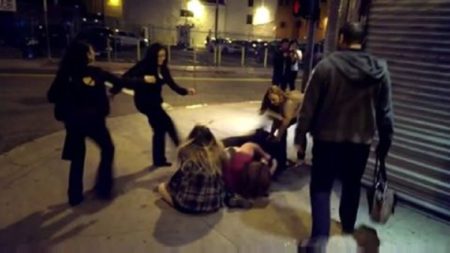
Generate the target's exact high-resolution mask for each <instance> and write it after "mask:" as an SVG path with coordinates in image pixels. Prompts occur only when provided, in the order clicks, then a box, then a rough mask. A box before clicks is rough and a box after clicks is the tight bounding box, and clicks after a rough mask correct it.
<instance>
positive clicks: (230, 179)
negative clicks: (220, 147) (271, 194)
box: [223, 142, 276, 207]
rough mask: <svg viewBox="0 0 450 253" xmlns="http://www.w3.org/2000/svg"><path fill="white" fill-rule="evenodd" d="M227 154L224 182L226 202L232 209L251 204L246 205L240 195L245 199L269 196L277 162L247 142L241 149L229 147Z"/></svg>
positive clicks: (253, 144) (257, 146)
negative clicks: (268, 192) (271, 178)
mask: <svg viewBox="0 0 450 253" xmlns="http://www.w3.org/2000/svg"><path fill="white" fill-rule="evenodd" d="M227 153H228V162H227V163H226V165H225V166H224V168H223V180H224V183H225V188H226V190H227V192H228V194H227V195H228V196H229V197H228V198H227V199H226V201H225V202H227V203H226V204H227V205H228V206H230V207H249V206H250V203H244V202H246V201H244V200H242V199H240V198H239V195H240V196H242V197H245V198H257V197H261V196H265V195H267V191H268V189H269V186H270V177H271V175H272V173H273V171H274V169H275V168H276V161H275V160H273V159H271V156H270V155H269V154H267V153H266V152H265V151H264V150H263V149H262V148H261V147H260V146H259V145H258V144H256V143H252V142H246V143H244V144H243V145H242V146H240V147H229V148H227ZM236 194H237V195H238V196H236ZM233 202H234V203H233Z"/></svg>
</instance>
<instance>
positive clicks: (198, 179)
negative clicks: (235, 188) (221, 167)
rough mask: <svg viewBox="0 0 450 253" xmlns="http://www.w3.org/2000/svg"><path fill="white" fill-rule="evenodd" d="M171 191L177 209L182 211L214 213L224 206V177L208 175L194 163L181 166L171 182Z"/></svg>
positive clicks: (187, 162) (188, 162) (185, 163)
mask: <svg viewBox="0 0 450 253" xmlns="http://www.w3.org/2000/svg"><path fill="white" fill-rule="evenodd" d="M169 191H170V194H171V196H172V199H173V202H174V205H175V207H177V208H178V209H180V211H185V212H192V213H203V212H213V211H216V210H218V209H220V208H221V207H222V206H223V199H224V183H223V180H222V176H221V175H220V174H218V173H217V174H210V173H207V172H206V170H205V169H204V168H199V167H198V165H197V164H195V163H194V162H192V161H186V162H184V163H182V164H181V168H179V169H178V171H177V172H176V173H175V174H174V175H173V176H172V178H171V179H170V181H169Z"/></svg>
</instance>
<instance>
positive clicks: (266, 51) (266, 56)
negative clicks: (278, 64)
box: [264, 47, 269, 68]
mask: <svg viewBox="0 0 450 253" xmlns="http://www.w3.org/2000/svg"><path fill="white" fill-rule="evenodd" d="M268 55H269V48H268V47H266V48H265V49H264V68H267V58H268Z"/></svg>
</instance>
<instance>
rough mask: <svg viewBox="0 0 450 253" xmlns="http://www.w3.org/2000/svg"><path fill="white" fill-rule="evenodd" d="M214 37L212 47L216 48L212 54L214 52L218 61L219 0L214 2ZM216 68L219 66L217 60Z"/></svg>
mask: <svg viewBox="0 0 450 253" xmlns="http://www.w3.org/2000/svg"><path fill="white" fill-rule="evenodd" d="M214 26H215V27H214V37H215V41H214V43H215V45H214V47H215V48H216V50H214V52H215V59H219V57H218V56H219V54H220V52H219V50H218V48H217V47H218V46H219V43H218V42H219V40H218V26H219V0H216V22H215V24H214ZM216 66H219V61H218V60H216Z"/></svg>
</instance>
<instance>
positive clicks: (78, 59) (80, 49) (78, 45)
mask: <svg viewBox="0 0 450 253" xmlns="http://www.w3.org/2000/svg"><path fill="white" fill-rule="evenodd" d="M90 48H91V45H90V44H88V43H86V42H84V41H78V40H76V41H74V42H72V43H71V44H70V45H69V47H68V48H67V49H66V52H65V54H64V56H63V58H62V60H61V62H60V64H59V69H58V73H57V76H59V77H60V78H64V79H66V78H69V77H75V76H78V75H80V73H81V72H82V71H83V70H84V69H85V68H86V67H87V66H88V64H89V59H88V56H87V54H88V52H89V49H90Z"/></svg>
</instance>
